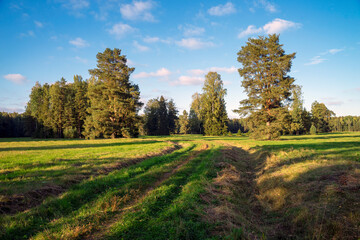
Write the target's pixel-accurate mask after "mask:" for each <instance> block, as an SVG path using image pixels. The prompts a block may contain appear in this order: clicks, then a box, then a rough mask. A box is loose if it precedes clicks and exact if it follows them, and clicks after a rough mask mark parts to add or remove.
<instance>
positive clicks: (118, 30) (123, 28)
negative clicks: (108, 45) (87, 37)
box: [109, 23, 135, 38]
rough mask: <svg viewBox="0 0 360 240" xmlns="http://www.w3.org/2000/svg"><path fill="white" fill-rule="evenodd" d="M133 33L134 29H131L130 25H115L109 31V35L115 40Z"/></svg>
mask: <svg viewBox="0 0 360 240" xmlns="http://www.w3.org/2000/svg"><path fill="white" fill-rule="evenodd" d="M134 31H135V28H133V27H131V26H130V25H127V24H124V23H118V24H115V25H114V26H113V27H112V28H111V29H110V30H109V33H110V34H112V35H115V37H117V38H121V37H123V36H125V35H126V34H129V33H132V32H134Z"/></svg>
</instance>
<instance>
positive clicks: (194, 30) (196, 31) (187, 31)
mask: <svg viewBox="0 0 360 240" xmlns="http://www.w3.org/2000/svg"><path fill="white" fill-rule="evenodd" d="M179 29H180V30H182V31H183V32H184V36H186V37H190V36H199V35H202V34H203V33H204V32H205V28H202V27H196V26H193V25H187V26H181V25H180V26H179Z"/></svg>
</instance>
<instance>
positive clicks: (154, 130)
mask: <svg viewBox="0 0 360 240" xmlns="http://www.w3.org/2000/svg"><path fill="white" fill-rule="evenodd" d="M177 113H178V110H177V109H176V106H175V103H174V101H173V100H172V99H171V100H169V101H168V100H166V99H165V98H164V97H163V96H161V97H160V98H154V99H150V100H149V101H148V102H147V104H146V106H145V109H144V125H143V126H144V132H145V133H146V135H150V136H152V135H169V134H170V133H175V132H176V129H177V127H176V121H177V119H178V117H177Z"/></svg>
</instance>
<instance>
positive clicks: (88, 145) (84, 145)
mask: <svg viewBox="0 0 360 240" xmlns="http://www.w3.org/2000/svg"><path fill="white" fill-rule="evenodd" d="M158 142H161V141H156V140H151V141H150V140H149V141H132V142H118V143H97V144H91V143H90V144H86V143H84V144H73V145H55V146H39V147H11V148H0V152H2V151H31V150H59V149H74V148H99V147H117V146H126V145H142V144H153V143H158Z"/></svg>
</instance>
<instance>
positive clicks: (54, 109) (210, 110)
mask: <svg viewBox="0 0 360 240" xmlns="http://www.w3.org/2000/svg"><path fill="white" fill-rule="evenodd" d="M282 47H283V45H282V44H280V43H279V35H276V34H272V35H269V36H267V37H264V36H260V37H259V38H249V40H248V42H247V43H246V45H245V46H243V47H241V50H240V51H239V52H238V62H239V63H240V64H241V67H240V68H239V74H240V76H241V77H242V79H243V80H242V82H241V84H242V86H243V87H244V89H245V93H246V94H247V98H246V99H244V100H242V101H241V102H240V107H239V109H237V110H234V112H236V113H239V114H240V116H241V118H239V119H228V116H227V111H226V103H225V96H226V93H227V91H226V89H225V88H224V85H223V81H222V79H221V76H220V74H218V73H217V72H209V73H208V74H207V75H206V76H205V81H204V84H203V87H202V92H201V93H197V92H196V93H194V94H193V95H192V103H191V106H190V109H189V112H188V111H186V110H184V111H183V112H182V114H180V115H179V111H178V109H177V107H176V105H175V103H174V101H173V100H172V99H165V98H164V97H163V96H160V97H158V98H154V99H150V100H149V101H148V102H147V104H146V105H145V108H144V114H142V115H139V110H140V109H141V108H142V106H143V103H142V102H140V90H139V86H138V85H136V84H134V83H132V82H131V81H130V75H131V74H132V73H133V71H134V70H135V69H134V68H131V67H129V66H128V65H127V58H126V56H124V55H121V50H120V49H116V48H115V49H113V50H111V49H109V48H107V49H106V50H105V51H104V52H102V53H98V54H97V56H96V58H97V67H96V68H95V69H90V70H89V73H90V78H89V79H87V80H84V79H83V78H82V77H81V76H79V75H75V76H74V79H73V82H72V83H70V82H67V81H66V80H65V79H64V78H61V79H60V80H59V81H57V82H55V83H53V84H48V83H45V84H43V85H41V84H40V83H38V82H37V83H36V84H35V86H34V87H33V88H32V90H31V94H30V100H29V102H28V103H27V106H26V110H25V112H24V113H23V114H17V113H11V114H9V113H0V137H21V136H32V137H37V138H53V137H57V138H92V139H93V138H117V137H137V136H138V135H139V134H141V135H169V134H203V135H210V136H211V135H213V136H216V135H225V134H229V133H238V134H243V133H248V134H250V136H252V137H254V138H256V139H268V140H270V139H276V138H278V137H279V136H281V135H299V134H307V133H312V134H314V133H322V132H330V131H359V130H360V117H352V116H347V117H335V114H334V112H332V111H331V110H329V109H328V108H327V107H326V106H325V104H323V103H319V102H317V101H315V102H314V103H313V104H312V106H311V111H307V110H306V109H305V108H304V106H303V99H302V90H301V86H298V85H296V84H295V79H294V78H293V77H291V76H289V75H288V73H289V72H290V70H291V65H292V60H293V59H294V58H295V53H291V54H285V51H284V49H283V48H282Z"/></svg>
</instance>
